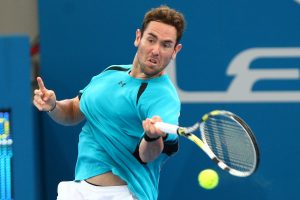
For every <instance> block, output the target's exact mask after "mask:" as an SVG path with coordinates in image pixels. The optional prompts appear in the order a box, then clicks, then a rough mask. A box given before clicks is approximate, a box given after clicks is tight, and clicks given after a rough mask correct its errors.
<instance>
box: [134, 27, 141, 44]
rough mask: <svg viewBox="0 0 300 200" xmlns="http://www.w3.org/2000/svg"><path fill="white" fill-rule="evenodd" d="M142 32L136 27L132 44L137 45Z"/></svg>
mask: <svg viewBox="0 0 300 200" xmlns="http://www.w3.org/2000/svg"><path fill="white" fill-rule="evenodd" d="M141 37H142V33H141V30H140V29H137V30H136V32H135V40H134V46H135V47H138V46H139V44H140V41H141Z"/></svg>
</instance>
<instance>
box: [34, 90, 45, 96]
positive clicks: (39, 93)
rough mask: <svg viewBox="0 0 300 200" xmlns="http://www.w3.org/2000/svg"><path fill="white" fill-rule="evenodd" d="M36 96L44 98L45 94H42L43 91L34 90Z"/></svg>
mask: <svg viewBox="0 0 300 200" xmlns="http://www.w3.org/2000/svg"><path fill="white" fill-rule="evenodd" d="M34 94H35V95H39V96H43V93H42V91H41V90H37V89H36V90H34Z"/></svg>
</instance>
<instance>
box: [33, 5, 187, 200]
mask: <svg viewBox="0 0 300 200" xmlns="http://www.w3.org/2000/svg"><path fill="white" fill-rule="evenodd" d="M184 26H185V20H184V17H183V15H182V14H181V13H180V12H178V11H176V10H174V9H171V8H169V7H167V6H160V7H158V8H154V9H151V10H150V11H148V12H147V13H146V14H145V17H144V20H143V23H142V27H141V29H138V30H137V31H136V37H135V41H134V45H135V46H136V47H137V52H136V54H135V57H134V59H133V63H132V64H130V65H114V66H110V67H108V68H106V69H105V70H104V71H103V72H102V73H100V74H99V75H96V76H95V77H93V78H92V80H91V81H90V83H89V84H88V85H87V86H86V87H85V88H84V89H82V90H80V91H79V94H78V96H76V97H75V98H73V99H66V100H60V101H58V100H57V99H56V95H55V92H54V91H52V90H48V89H47V88H46V87H45V86H44V83H43V80H42V79H41V78H40V77H38V78H37V82H38V85H39V89H37V90H35V92H34V93H35V96H34V100H33V103H34V105H35V106H36V107H37V108H38V109H39V110H40V111H48V114H49V116H50V117H51V118H52V119H53V120H55V121H56V122H57V123H60V124H63V125H73V124H77V123H79V122H81V121H82V120H84V119H85V124H84V126H83V128H82V131H81V133H80V135H79V144H78V159H77V163H76V170H75V180H74V181H64V182H61V183H59V185H58V196H57V199H58V200H77V199H78V200H81V199H89V200H102V199H105V200H109V199H120V200H132V199H140V200H156V199H157V197H158V182H159V174H160V170H161V167H162V164H163V163H164V161H166V159H167V158H168V157H169V156H170V155H172V154H173V153H175V152H176V151H177V150H178V138H177V136H176V135H174V134H172V135H171V134H170V135H169V134H166V133H164V132H161V131H160V130H158V129H156V128H155V127H154V123H155V122H158V121H164V122H167V123H172V124H178V117H179V113H180V101H179V98H178V95H177V93H176V90H175V88H174V86H173V85H172V83H171V81H170V79H169V77H168V75H167V74H165V72H164V71H165V68H166V67H167V65H168V64H169V62H170V61H171V60H172V59H175V57H176V55H177V53H178V52H179V51H180V50H181V48H182V45H181V44H180V43H179V41H180V39H181V36H182V33H183V30H184Z"/></svg>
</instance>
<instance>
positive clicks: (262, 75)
mask: <svg viewBox="0 0 300 200" xmlns="http://www.w3.org/2000/svg"><path fill="white" fill-rule="evenodd" d="M262 58H300V48H252V49H247V50H244V51H242V52H240V53H239V54H237V55H236V56H235V57H234V58H233V59H232V61H231V62H230V64H229V66H228V68H227V71H226V74H227V75H228V76H234V79H233V80H232V82H231V83H230V85H229V87H228V89H227V90H226V91H224V92H201V91H185V90H182V89H181V88H179V87H178V82H177V78H176V63H175V61H172V62H171V63H170V65H171V66H169V67H168V68H167V71H168V74H169V75H170V78H171V80H172V81H173V83H174V85H175V87H176V89H177V91H178V94H179V97H180V99H181V101H182V102H183V103H205V102H215V103H231V102H300V90H299V91H252V87H253V85H254V84H255V83H256V82H257V81H260V80H298V81H300V70H299V68H282V69H250V64H251V63H252V62H253V61H254V60H257V59H262Z"/></svg>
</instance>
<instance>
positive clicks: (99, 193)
mask: <svg viewBox="0 0 300 200" xmlns="http://www.w3.org/2000/svg"><path fill="white" fill-rule="evenodd" d="M57 194H58V195H57V200H137V199H136V198H135V197H134V196H133V194H132V193H131V192H130V191H129V189H128V186H127V185H121V186H103V187H102V186H94V185H91V184H89V183H87V182H85V181H80V182H75V181H63V182H60V183H59V184H58V187H57Z"/></svg>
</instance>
